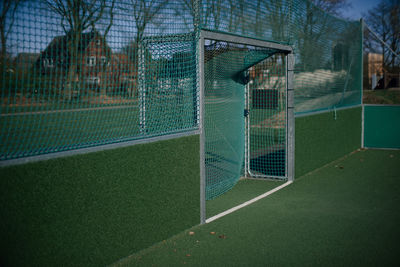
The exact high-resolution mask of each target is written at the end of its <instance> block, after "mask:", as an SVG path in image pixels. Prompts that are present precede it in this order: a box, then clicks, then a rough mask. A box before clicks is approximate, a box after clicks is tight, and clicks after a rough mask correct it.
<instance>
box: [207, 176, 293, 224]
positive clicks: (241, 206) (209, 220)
mask: <svg viewBox="0 0 400 267" xmlns="http://www.w3.org/2000/svg"><path fill="white" fill-rule="evenodd" d="M291 183H293V181H288V182H286V183H284V184H283V185H280V186H278V187H276V188H274V189H272V190H270V191H268V192H265V193H264V194H262V195H259V196H258V197H255V198H253V199H250V200H249V201H246V202H244V203H242V204H240V205H238V206H236V207H233V208H230V209H229V210H226V211H224V212H221V213H220V214H217V215H215V216H213V217H211V218H208V219H207V220H206V223H210V222H213V221H215V220H217V219H219V218H221V217H224V216H225V215H228V214H231V213H233V212H235V211H237V210H239V209H241V208H244V207H246V206H249V205H251V204H253V203H254V202H256V201H259V200H260V199H263V198H265V197H267V196H269V195H271V194H273V193H275V192H277V191H279V190H281V189H282V188H284V187H286V186H288V185H290V184H291Z"/></svg>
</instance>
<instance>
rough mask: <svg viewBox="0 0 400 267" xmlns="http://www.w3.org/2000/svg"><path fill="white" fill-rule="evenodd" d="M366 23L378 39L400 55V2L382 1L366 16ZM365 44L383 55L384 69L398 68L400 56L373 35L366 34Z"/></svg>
mask: <svg viewBox="0 0 400 267" xmlns="http://www.w3.org/2000/svg"><path fill="white" fill-rule="evenodd" d="M364 17H365V22H366V23H367V25H368V26H369V27H370V28H371V30H372V31H374V32H375V33H376V34H377V35H378V37H379V38H380V39H381V40H382V41H383V42H385V43H386V44H387V45H388V46H389V47H390V49H391V50H392V51H394V52H395V53H396V54H400V2H399V1H396V0H382V1H381V2H380V3H379V4H378V5H377V6H375V7H374V8H372V9H371V10H369V11H368V12H367V14H365V16H364ZM364 44H365V46H366V48H367V49H370V50H373V51H377V50H380V52H381V53H382V54H383V65H384V68H388V67H389V68H394V67H396V66H397V67H398V64H399V63H400V61H399V58H398V57H399V56H396V55H394V54H393V52H391V51H390V49H388V47H386V45H385V44H384V43H382V42H381V41H379V40H378V39H376V37H375V36H374V35H373V34H370V33H369V32H367V34H365V41H364Z"/></svg>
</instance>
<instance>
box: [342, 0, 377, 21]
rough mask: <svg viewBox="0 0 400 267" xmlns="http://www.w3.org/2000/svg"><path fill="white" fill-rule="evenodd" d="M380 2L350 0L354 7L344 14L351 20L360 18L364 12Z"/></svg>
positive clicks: (373, 0) (374, 0)
mask: <svg viewBox="0 0 400 267" xmlns="http://www.w3.org/2000/svg"><path fill="white" fill-rule="evenodd" d="M379 2H380V1H379V0H349V3H350V4H351V5H352V7H351V8H348V9H347V10H346V11H345V12H344V16H345V17H346V18H349V19H351V20H359V19H360V18H361V17H362V13H367V11H368V10H369V9H371V8H373V7H374V6H376V5H377V4H378V3H379Z"/></svg>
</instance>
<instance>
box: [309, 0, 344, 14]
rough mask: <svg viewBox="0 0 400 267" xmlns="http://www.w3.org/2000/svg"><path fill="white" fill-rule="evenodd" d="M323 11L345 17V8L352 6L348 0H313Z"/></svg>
mask: <svg viewBox="0 0 400 267" xmlns="http://www.w3.org/2000/svg"><path fill="white" fill-rule="evenodd" d="M312 2H313V3H314V4H315V5H316V6H317V7H319V8H321V9H322V10H323V11H325V12H328V13H329V14H331V15H334V16H337V17H343V10H345V9H347V8H349V7H351V4H350V3H349V2H348V0H312Z"/></svg>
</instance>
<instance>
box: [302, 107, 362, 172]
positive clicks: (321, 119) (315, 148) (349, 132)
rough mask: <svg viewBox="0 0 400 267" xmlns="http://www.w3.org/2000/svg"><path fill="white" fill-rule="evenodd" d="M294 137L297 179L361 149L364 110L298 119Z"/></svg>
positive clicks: (328, 113) (341, 111) (346, 110)
mask: <svg viewBox="0 0 400 267" xmlns="http://www.w3.org/2000/svg"><path fill="white" fill-rule="evenodd" d="M295 135H296V141H295V142H296V145H295V149H296V151H295V172H296V175H295V176H296V177H297V178H298V177H300V176H302V175H304V174H306V173H307V172H310V171H312V170H314V169H316V168H319V167H321V166H323V165H325V164H327V163H329V162H331V161H333V160H335V159H338V158H340V157H342V156H344V155H346V154H348V153H350V152H352V151H355V150H356V149H358V148H360V147H361V107H357V108H351V109H345V110H340V111H337V112H336V118H335V113H334V112H326V113H321V114H316V115H311V116H307V117H299V118H296V133H295Z"/></svg>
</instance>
